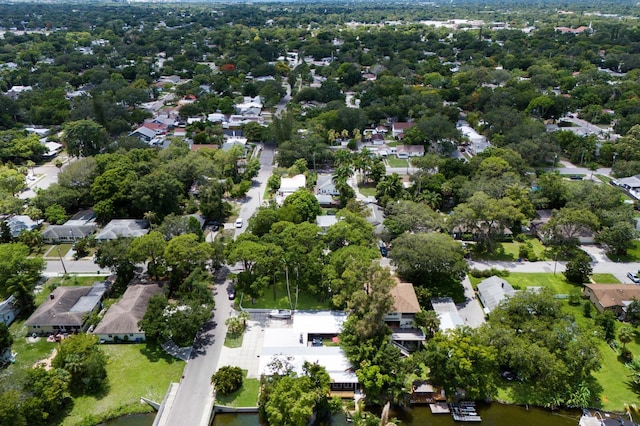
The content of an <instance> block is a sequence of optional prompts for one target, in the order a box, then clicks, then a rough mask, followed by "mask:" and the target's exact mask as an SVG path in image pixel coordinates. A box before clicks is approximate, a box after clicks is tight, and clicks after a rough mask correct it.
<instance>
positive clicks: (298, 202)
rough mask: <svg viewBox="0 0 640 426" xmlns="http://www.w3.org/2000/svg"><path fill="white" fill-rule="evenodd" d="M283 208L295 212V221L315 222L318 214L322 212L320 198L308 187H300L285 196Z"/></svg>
mask: <svg viewBox="0 0 640 426" xmlns="http://www.w3.org/2000/svg"><path fill="white" fill-rule="evenodd" d="M282 209H284V211H290V212H291V213H292V214H293V218H294V220H292V222H295V223H300V222H314V221H315V220H316V216H318V215H320V214H322V209H321V208H320V204H318V199H317V198H316V197H315V195H313V194H312V193H311V192H309V191H307V190H306V189H299V190H297V191H296V192H294V193H293V194H291V195H289V196H288V197H287V198H285V200H284V203H283V204H282Z"/></svg>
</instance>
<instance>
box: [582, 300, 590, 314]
mask: <svg viewBox="0 0 640 426" xmlns="http://www.w3.org/2000/svg"><path fill="white" fill-rule="evenodd" d="M592 311H593V305H592V304H591V301H589V300H586V301H585V302H584V304H583V305H582V315H584V317H585V318H591V312H592Z"/></svg>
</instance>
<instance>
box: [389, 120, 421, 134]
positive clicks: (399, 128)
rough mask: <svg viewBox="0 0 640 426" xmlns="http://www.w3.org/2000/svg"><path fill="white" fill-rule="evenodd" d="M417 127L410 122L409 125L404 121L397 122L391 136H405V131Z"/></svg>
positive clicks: (393, 125) (392, 128) (392, 127)
mask: <svg viewBox="0 0 640 426" xmlns="http://www.w3.org/2000/svg"><path fill="white" fill-rule="evenodd" d="M415 125H416V123H410V122H409V123H408V122H403V121H398V122H395V123H393V124H392V125H391V136H393V137H394V138H397V137H399V136H401V135H403V134H404V132H405V131H407V130H409V129H410V128H412V127H413V126H415Z"/></svg>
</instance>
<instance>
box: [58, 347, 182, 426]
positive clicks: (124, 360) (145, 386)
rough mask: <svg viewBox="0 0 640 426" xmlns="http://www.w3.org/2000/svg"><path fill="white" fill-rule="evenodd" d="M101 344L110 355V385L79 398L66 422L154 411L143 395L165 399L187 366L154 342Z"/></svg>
mask: <svg viewBox="0 0 640 426" xmlns="http://www.w3.org/2000/svg"><path fill="white" fill-rule="evenodd" d="M101 348H102V349H103V350H104V352H105V353H106V354H107V356H108V358H109V361H108V364H107V376H108V379H109V389H108V391H107V392H106V394H105V395H101V396H100V397H94V396H82V397H78V398H75V399H74V405H73V408H72V410H71V412H70V413H69V415H68V416H67V417H66V418H65V419H64V421H63V423H62V424H64V425H75V424H78V423H79V422H80V421H81V420H82V419H85V418H92V419H97V420H99V421H100V420H104V419H106V418H108V417H114V416H119V415H124V414H130V413H140V412H149V411H152V408H151V407H150V406H149V405H147V404H143V403H141V402H140V397H145V398H148V399H150V400H152V401H156V402H162V399H163V398H164V395H165V393H166V392H167V389H168V387H169V383H171V382H177V381H179V379H180V376H181V375H182V371H183V370H184V366H185V363H184V362H183V361H180V360H178V359H176V358H173V357H172V356H170V355H168V354H167V353H165V352H164V351H163V350H162V349H161V348H160V347H156V346H152V345H146V344H129V345H126V344H122V345H102V346H101Z"/></svg>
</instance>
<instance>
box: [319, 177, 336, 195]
mask: <svg viewBox="0 0 640 426" xmlns="http://www.w3.org/2000/svg"><path fill="white" fill-rule="evenodd" d="M316 194H322V195H332V196H337V195H340V191H338V189H337V188H336V185H335V183H333V176H331V175H328V174H318V179H317V181H316Z"/></svg>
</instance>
